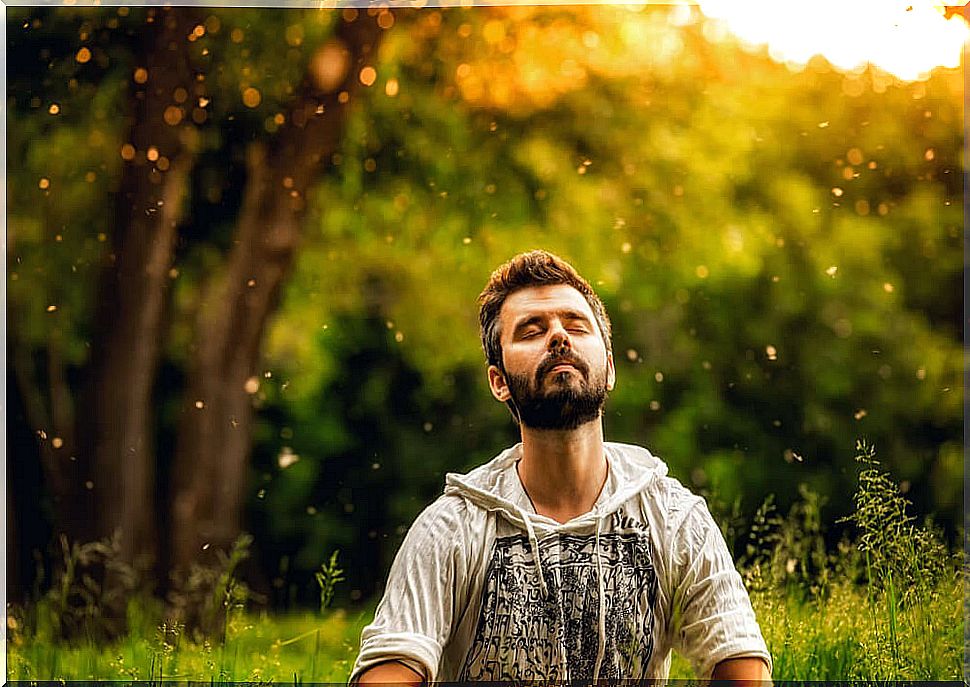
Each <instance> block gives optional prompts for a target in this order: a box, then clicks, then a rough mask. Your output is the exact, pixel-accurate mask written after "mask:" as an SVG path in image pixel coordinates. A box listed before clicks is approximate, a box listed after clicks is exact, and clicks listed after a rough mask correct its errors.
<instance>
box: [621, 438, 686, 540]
mask: <svg viewBox="0 0 970 687" xmlns="http://www.w3.org/2000/svg"><path fill="white" fill-rule="evenodd" d="M605 446H606V447H607V449H608V451H609V452H610V456H611V459H612V461H611V467H612V468H613V469H614V470H615V471H616V473H617V474H616V478H617V493H618V499H626V498H639V499H640V500H641V502H642V504H643V506H644V507H646V508H649V509H650V510H652V511H654V513H655V514H656V515H657V516H659V518H660V519H661V520H662V521H663V522H664V523H665V524H666V525H667V526H668V527H670V526H674V527H676V524H677V522H678V521H680V520H681V519H682V518H684V517H686V516H687V515H688V514H689V513H690V512H691V511H692V510H693V509H694V508H696V507H697V506H698V505H699V504H704V499H703V498H702V497H701V496H699V495H697V494H695V493H694V492H692V491H691V490H690V489H688V488H687V487H685V486H684V485H683V484H682V483H681V481H680V480H679V479H677V478H676V477H673V476H671V475H670V474H668V470H667V464H666V463H665V462H664V461H663V460H662V459H661V458H659V457H657V456H655V455H654V454H653V453H651V452H650V451H649V450H648V449H647V448H645V447H643V446H637V445H635V444H623V443H618V442H605Z"/></svg>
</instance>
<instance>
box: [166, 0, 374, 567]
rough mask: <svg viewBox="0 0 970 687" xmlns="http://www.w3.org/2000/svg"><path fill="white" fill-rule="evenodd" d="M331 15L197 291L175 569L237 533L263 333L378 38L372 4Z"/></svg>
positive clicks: (182, 431)
mask: <svg viewBox="0 0 970 687" xmlns="http://www.w3.org/2000/svg"><path fill="white" fill-rule="evenodd" d="M384 11H387V10H384ZM339 21H340V24H339V26H338V28H337V29H336V33H335V36H334V38H333V39H331V41H330V42H328V43H327V44H326V45H324V46H323V47H322V48H321V49H320V50H318V51H317V53H316V54H315V55H314V57H313V58H312V59H311V62H310V68H309V70H308V74H307V77H306V78H305V79H304V83H303V84H302V86H301V87H300V89H299V90H298V94H297V96H296V97H295V99H294V104H293V106H292V107H291V108H290V111H289V112H288V113H287V116H286V120H285V124H284V126H283V127H282V128H281V130H280V132H279V134H278V136H277V138H276V140H275V141H274V142H273V146H272V147H271V148H267V147H266V146H264V145H261V144H252V145H251V146H250V148H249V150H248V151H247V167H248V174H247V180H246V188H245V192H244V194H243V206H242V209H241V212H240V216H239V222H238V226H237V230H236V234H235V241H234V242H233V247H232V250H231V253H230V255H229V258H228V264H227V267H226V270H225V273H224V274H223V275H221V277H220V278H219V279H218V280H217V281H215V282H214V283H212V284H210V288H208V289H207V291H206V293H205V294H204V296H203V299H202V305H201V306H200V311H199V316H198V322H197V326H196V329H195V338H194V344H193V347H192V349H191V356H190V367H189V373H188V386H187V391H186V396H185V400H184V403H183V408H182V419H181V424H180V427H179V434H178V438H177V441H176V453H175V457H174V464H173V475H174V476H173V485H172V488H173V491H172V517H171V523H172V531H171V538H170V546H171V549H170V561H169V563H170V565H169V568H170V569H171V570H172V571H173V572H174V573H175V574H176V575H179V574H182V575H184V574H185V573H186V572H187V571H188V570H189V568H190V566H191V564H192V563H193V562H196V561H199V560H201V558H202V556H203V553H202V551H203V546H205V547H206V548H207V549H208V548H210V547H211V548H212V549H213V550H218V549H228V548H229V547H230V546H231V544H232V542H233V541H234V540H235V539H236V537H237V536H238V535H239V534H240V531H241V526H242V511H243V506H244V499H245V490H246V466H247V462H248V459H249V454H250V449H251V441H252V437H251V428H252V423H253V394H255V393H256V391H257V390H258V385H259V382H260V380H261V379H262V375H261V374H260V372H259V358H260V350H261V345H262V338H263V333H264V331H265V328H266V324H267V321H268V319H269V317H270V316H271V314H272V313H273V312H274V310H275V309H276V307H277V305H278V301H279V296H280V290H281V285H282V284H283V281H284V278H285V276H286V275H287V273H288V271H289V269H290V267H291V265H292V262H293V258H294V254H295V251H296V249H297V245H298V242H299V237H300V230H301V225H302V220H303V216H304V211H305V207H306V192H307V189H308V188H310V186H311V184H312V182H313V181H314V179H315V178H316V177H317V175H318V174H319V172H320V170H321V169H322V168H323V167H324V166H325V165H327V164H328V163H329V162H330V161H331V156H332V155H333V153H334V152H335V151H336V149H337V146H338V144H339V142H340V140H341V137H342V134H343V130H344V126H345V122H346V117H347V110H348V108H349V106H350V105H351V103H352V102H353V97H352V96H353V94H354V93H355V92H356V90H357V87H358V85H359V83H360V81H359V75H360V71H361V68H362V67H364V66H366V65H368V64H371V63H373V61H374V60H376V52H377V44H378V41H379V39H380V34H381V29H380V27H379V26H378V22H377V13H376V12H368V13H366V14H365V13H364V12H362V11H361V12H357V11H356V10H345V11H344V12H343V13H342V19H341V20H339Z"/></svg>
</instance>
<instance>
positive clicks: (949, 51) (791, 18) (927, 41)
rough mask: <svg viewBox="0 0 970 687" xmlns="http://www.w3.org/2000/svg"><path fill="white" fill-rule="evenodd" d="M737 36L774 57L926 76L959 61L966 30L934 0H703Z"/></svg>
mask: <svg viewBox="0 0 970 687" xmlns="http://www.w3.org/2000/svg"><path fill="white" fill-rule="evenodd" d="M698 5H699V7H700V9H701V12H703V13H704V15H706V16H707V17H708V18H710V19H715V20H722V21H723V22H724V23H725V24H726V25H727V28H728V30H729V31H730V32H731V33H733V34H734V35H736V36H737V37H738V38H739V39H741V40H742V41H744V42H746V43H749V44H754V45H767V46H768V51H769V54H770V55H771V57H772V58H773V59H775V60H777V61H784V62H791V63H795V64H797V65H805V64H807V63H808V61H809V60H810V59H811V57H812V56H813V55H816V54H820V55H822V56H823V57H825V58H826V59H827V60H828V61H829V62H830V63H831V64H832V65H833V66H835V67H837V68H838V69H841V70H845V71H853V70H858V69H864V68H865V66H866V65H867V64H872V65H875V66H876V67H879V68H880V69H882V70H884V71H887V72H889V73H891V74H893V75H895V76H896V77H897V78H899V79H902V80H905V81H914V80H917V79H921V78H925V77H926V76H927V75H928V73H929V72H930V71H931V70H932V69H933V68H934V67H938V66H939V67H947V68H957V67H959V66H960V58H961V55H962V52H963V46H964V43H965V42H966V41H967V39H968V36H970V28H968V26H967V23H966V22H965V21H964V20H963V19H961V18H960V17H958V16H952V17H950V18H949V19H947V18H945V17H944V14H943V6H942V5H941V4H940V3H939V2H934V1H932V0H923V1H922V2H920V0H851V1H848V2H847V1H846V0H815V2H813V3H805V2H798V3H795V2H791V1H789V2H784V1H782V0H745V2H737V1H736V0H700V1H699V2H698Z"/></svg>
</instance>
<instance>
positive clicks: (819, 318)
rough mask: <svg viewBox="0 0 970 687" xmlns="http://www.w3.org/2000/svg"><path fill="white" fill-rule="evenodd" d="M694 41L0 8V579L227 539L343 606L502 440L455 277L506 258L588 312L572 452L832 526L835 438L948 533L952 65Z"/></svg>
mask: <svg viewBox="0 0 970 687" xmlns="http://www.w3.org/2000/svg"><path fill="white" fill-rule="evenodd" d="M675 19H676V20H675ZM712 26H713V25H712V23H711V22H710V21H708V20H706V19H705V18H704V17H703V16H702V15H701V14H700V13H699V12H698V11H697V9H696V8H694V9H693V10H692V12H691V13H690V14H689V15H688V16H687V17H686V18H685V16H684V14H683V12H682V11H678V12H674V11H672V10H671V9H670V8H667V7H663V6H647V7H642V6H628V7H604V6H598V7H581V8H568V7H518V8H515V7H506V8H481V7H480V8H466V9H448V10H439V9H423V10H394V11H393V12H390V11H386V10H383V11H378V10H373V11H367V10H359V11H358V10H349V9H347V10H342V11H341V10H288V11H281V10H255V9H248V10H243V9H236V10H231V9H211V8H210V9H205V8H171V9H168V10H162V9H147V8H131V9H128V8H67V7H65V8H56V9H55V8H17V7H8V8H7V40H8V46H7V50H8V52H7V59H8V62H7V64H8V95H7V98H8V100H7V103H8V109H7V135H8V144H7V155H8V157H7V169H8V178H7V188H8V219H7V222H8V244H7V249H8V253H7V272H6V276H7V279H6V288H7V303H8V370H10V372H11V373H12V374H11V375H10V377H9V378H8V398H9V405H8V411H7V413H8V414H7V426H8V450H9V452H8V469H9V473H10V479H9V480H8V482H7V484H8V487H7V488H8V493H7V504H8V526H9V532H8V539H7V542H8V554H7V555H8V563H9V566H10V574H9V577H8V585H9V588H8V599H11V600H15V601H23V600H26V599H28V598H29V597H30V595H31V594H32V593H33V592H32V590H34V591H37V590H40V589H43V587H44V585H45V584H47V582H46V580H49V579H50V578H51V576H52V574H53V573H52V569H53V568H54V567H56V565H57V561H58V560H59V559H58V557H57V552H58V551H59V545H58V544H57V540H58V535H60V534H65V535H66V536H68V537H69V538H70V539H72V540H75V541H91V540H94V539H97V538H100V537H104V536H108V535H111V534H112V533H115V532H117V533H118V536H119V537H120V539H119V541H120V544H119V546H120V547H121V551H122V555H123V557H124V558H126V559H127V560H129V561H131V562H132V563H133V564H134V563H137V566H140V569H141V570H143V571H144V572H145V579H146V580H148V581H149V582H148V583H147V584H149V586H150V587H151V589H152V590H153V591H154V592H155V593H156V594H158V595H164V594H165V593H166V590H167V589H168V588H169V587H170V586H171V585H173V584H176V582H173V581H172V580H173V579H175V578H173V577H172V575H175V576H176V578H177V575H178V574H183V575H184V574H185V571H186V570H189V569H190V567H191V565H192V564H194V563H204V562H205V560H206V557H212V556H214V555H216V552H217V551H220V550H224V549H227V548H228V546H229V545H230V544H231V542H232V541H233V540H235V538H236V537H237V536H238V534H239V533H240V532H243V531H245V532H250V533H252V534H253V536H254V541H253V544H252V554H253V555H252V557H251V558H250V559H249V560H248V561H246V563H245V576H246V579H247V581H248V584H249V585H250V586H251V587H252V588H253V589H254V590H256V591H258V592H259V593H260V594H262V595H263V597H264V598H265V599H266V603H267V605H269V606H271V607H273V608H280V609H282V608H292V607H294V606H299V605H306V606H310V607H313V605H314V604H315V603H316V601H315V595H318V591H317V590H316V586H315V583H314V581H313V577H312V574H313V571H314V570H315V569H317V568H318V567H319V566H320V564H321V563H322V562H324V561H326V560H327V559H328V558H329V554H330V552H331V551H333V550H335V549H339V550H340V552H341V553H340V561H341V564H342V566H343V567H344V569H345V570H346V575H347V579H348V582H346V583H344V584H342V585H340V586H338V588H337V591H336V593H337V600H336V603H337V605H338V606H339V605H346V604H348V603H358V602H359V603H365V602H367V601H368V600H369V599H371V598H372V597H373V595H374V594H375V593H376V592H378V591H379V590H380V588H381V585H382V584H383V579H384V576H385V574H386V569H387V567H388V566H389V565H390V562H391V560H392V558H393V555H394V552H395V551H396V549H397V546H398V545H399V543H400V541H401V538H402V536H403V534H404V532H405V531H406V528H407V526H408V525H409V523H410V522H411V521H412V520H413V518H414V517H415V516H416V514H417V513H418V512H419V511H420V510H421V509H422V508H423V507H424V506H425V505H427V504H428V503H429V502H430V501H431V500H433V499H434V498H435V496H436V495H437V494H439V493H440V492H441V489H442V486H443V478H444V474H445V473H446V472H448V471H465V470H467V469H469V468H471V467H473V466H475V465H478V464H480V463H481V462H484V461H485V460H487V459H489V458H490V457H491V456H493V455H494V454H496V453H497V452H499V451H500V450H501V449H503V448H504V447H506V446H507V445H509V444H511V443H513V442H514V441H516V438H517V433H516V429H515V427H514V425H513V424H512V423H511V420H510V419H509V417H508V413H507V412H506V410H505V408H504V406H502V405H500V404H498V403H496V402H495V401H494V400H493V399H492V398H491V396H490V395H489V393H488V391H487V385H486V379H485V374H484V361H483V356H482V353H481V349H480V343H479V339H478V331H477V304H476V296H477V294H478V293H479V291H480V290H481V288H482V287H483V286H484V283H485V281H486V279H487V277H488V275H489V273H490V272H491V270H492V269H494V268H495V267H496V266H498V265H499V264H500V263H501V262H503V261H505V260H506V259H508V258H509V257H511V256H512V255H514V254H515V253H517V252H519V251H523V250H528V249H532V248H537V247H541V248H545V249H547V250H550V251H553V252H555V253H557V254H559V255H561V256H563V257H564V258H566V259H567V260H569V261H571V262H572V263H573V264H574V265H575V266H576V267H577V268H578V269H579V271H580V272H581V273H582V274H584V275H585V276H586V277H587V278H588V279H589V280H590V281H591V283H593V284H594V286H595V287H596V289H597V290H598V292H599V294H600V295H601V296H602V298H603V300H604V301H605V303H606V306H607V308H608V310H609V313H610V315H611V317H612V319H613V323H614V350H615V354H616V361H617V378H618V384H617V388H616V390H615V391H614V392H613V393H612V394H611V397H610V400H609V402H608V405H607V411H606V417H605V423H606V432H607V436H608V438H609V439H612V440H616V441H626V442H634V443H639V444H643V445H645V446H647V447H649V448H650V449H651V450H652V451H653V452H654V453H655V454H657V455H659V456H660V457H662V458H663V459H664V460H665V461H666V462H667V464H668V465H669V466H670V471H671V473H672V474H673V475H674V476H675V477H677V478H678V479H680V480H681V481H682V482H683V483H684V484H685V485H687V486H688V487H690V488H691V489H693V490H695V491H698V492H701V493H704V494H705V495H707V496H708V498H709V500H710V501H711V504H712V509H714V510H715V511H716V512H717V513H720V514H723V515H724V517H735V516H736V517H739V518H742V519H743V518H745V517H748V518H750V516H751V514H752V513H753V512H754V511H755V509H756V508H757V507H758V506H759V505H760V504H761V503H762V502H763V500H764V499H765V497H766V496H767V495H768V494H775V498H776V502H777V503H778V504H779V507H780V508H781V509H782V510H785V509H787V506H789V505H790V504H791V503H792V502H793V501H794V500H795V499H796V498H797V494H798V485H800V484H803V483H804V484H807V485H809V486H810V488H811V489H812V490H814V491H816V492H818V493H820V494H821V495H822V496H823V497H824V498H825V499H827V505H826V506H825V508H824V509H823V511H822V516H823V518H825V520H826V522H827V523H828V525H829V527H830V531H831V537H832V539H833V541H834V539H835V538H837V535H838V532H839V530H840V528H841V527H843V525H840V524H838V523H837V522H836V521H837V520H838V519H839V518H840V517H842V516H844V515H846V514H847V513H848V512H849V511H850V510H851V500H850V499H851V494H852V485H854V483H855V475H856V472H857V465H856V464H855V463H854V461H853V456H854V455H855V452H854V447H855V442H856V439H857V438H858V437H863V436H864V437H867V438H868V439H869V440H870V441H871V442H872V443H873V444H875V446H876V447H877V450H878V455H879V459H880V460H881V461H882V466H883V467H884V468H886V469H888V470H889V471H891V472H892V474H893V475H894V477H895V478H896V479H897V480H898V481H900V482H901V486H902V488H903V490H904V492H905V495H906V497H907V498H909V499H911V500H912V501H913V502H914V504H915V507H916V511H917V512H918V513H920V514H934V516H935V519H936V521H937V522H938V523H939V524H940V525H942V526H943V527H944V529H945V531H946V532H947V533H948V534H949V536H950V537H955V536H956V533H957V530H958V528H959V526H960V524H961V512H962V506H961V504H962V493H963V487H962V485H963V480H962V479H961V477H962V474H963V462H962V433H963V429H962V420H961V417H962V414H961V408H962V404H963V397H962V393H963V391H962V384H961V350H962V338H963V328H962V325H961V318H962V315H961V312H962V294H963V288H962V286H963V252H962V245H963V214H962V213H963V201H964V199H963V169H964V161H963V145H964V142H963V74H962V70H946V69H937V70H935V71H934V72H933V73H932V74H931V75H930V76H929V78H927V79H924V80H921V81H915V82H903V81H899V80H897V79H895V78H894V77H892V76H891V75H889V74H886V73H883V72H880V71H879V70H877V69H875V68H871V67H870V68H868V69H866V70H857V71H855V72H848V73H846V72H842V71H839V70H836V69H834V68H832V67H831V66H830V65H829V64H828V63H827V62H825V60H824V59H822V58H820V57H819V58H813V60H812V61H811V62H810V63H809V64H808V65H807V66H805V67H804V68H800V69H793V68H790V67H788V66H786V65H784V64H779V63H777V62H775V61H773V60H772V59H770V58H769V56H768V55H767V53H766V51H765V50H764V49H760V50H746V49H743V48H742V46H740V45H739V44H738V42H737V41H736V40H734V39H733V38H731V36H730V34H726V33H724V32H723V31H717V30H714V28H716V27H714V28H712ZM732 514H733V515H732ZM722 522H723V520H722ZM726 529H729V528H727V527H726ZM730 543H732V545H734V544H736V543H737V542H734V541H731V542H730ZM137 566H136V567H137ZM179 571H182V572H181V573H180V572H179Z"/></svg>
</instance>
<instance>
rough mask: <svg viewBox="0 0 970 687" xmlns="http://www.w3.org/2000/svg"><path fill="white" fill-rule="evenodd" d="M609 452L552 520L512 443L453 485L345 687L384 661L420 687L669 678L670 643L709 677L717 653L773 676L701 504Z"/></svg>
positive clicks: (424, 528) (618, 449)
mask: <svg viewBox="0 0 970 687" xmlns="http://www.w3.org/2000/svg"><path fill="white" fill-rule="evenodd" d="M604 446H605V449H606V457H607V462H608V464H609V476H608V478H607V480H606V484H605V485H604V487H603V491H602V492H601V493H600V496H599V498H598V499H597V501H596V504H595V505H594V507H593V509H592V510H591V511H589V512H588V513H585V514H583V515H580V516H578V517H576V518H573V519H572V520H570V521H569V522H566V523H562V524H560V523H557V522H556V521H555V520H552V519H551V518H548V517H545V516H542V515H538V514H536V512H535V510H534V508H533V507H532V505H531V503H530V501H529V498H528V496H527V495H526V493H525V489H524V488H523V487H522V483H521V481H520V480H519V477H518V472H517V471H516V469H515V464H516V462H518V460H519V459H520V458H521V457H522V445H521V444H517V445H515V446H513V447H512V448H510V449H507V450H506V451H504V452H502V453H501V454H500V455H498V456H497V457H496V458H494V459H493V460H491V461H490V462H488V463H486V464H485V465H482V466H480V467H478V468H476V469H474V470H472V471H471V472H469V473H468V474H467V475H456V474H449V475H447V476H446V478H445V484H446V487H445V492H444V495H442V496H441V497H439V498H438V499H437V500H436V501H435V502H434V503H432V504H431V505H430V506H428V508H426V509H425V510H424V511H423V512H422V513H421V514H420V515H419V516H418V518H417V519H416V520H415V521H414V524H413V525H412V527H411V529H410V531H409V532H408V534H407V536H406V537H405V539H404V542H403V543H402V545H401V549H400V551H398V554H397V557H396V558H395V560H394V563H393V565H392V566H391V572H390V575H389V577H388V581H387V588H386V591H385V593H384V598H383V599H382V600H381V603H380V605H379V606H378V607H377V612H376V614H375V616H374V621H373V622H372V623H371V624H370V625H368V626H367V627H365V628H364V630H363V632H362V634H361V648H360V654H359V655H358V656H357V662H356V663H355V665H354V669H353V671H352V673H351V682H353V681H355V680H356V679H357V677H358V676H359V675H360V673H361V672H362V671H364V670H366V669H368V668H370V667H373V666H374V665H377V664H378V663H381V662H384V661H387V660H398V661H401V662H403V663H404V664H405V665H408V666H410V667H412V668H414V669H415V670H417V671H418V672H420V673H422V674H423V675H424V676H425V678H426V680H428V681H430V682H436V681H447V682H452V681H462V682H466V681H481V680H488V681H499V680H501V681H506V680H509V681H512V680H514V681H520V680H555V681H559V680H573V679H582V680H589V679H593V680H595V679H641V678H666V677H667V675H668V672H669V670H670V650H671V649H672V648H674V649H677V651H678V652H679V653H681V654H683V655H685V656H686V657H687V658H688V659H689V660H690V661H691V663H692V665H693V667H694V670H695V672H696V673H697V676H698V677H700V678H705V679H706V678H709V677H710V675H711V672H712V671H713V669H714V666H715V665H716V664H717V663H718V662H720V661H722V660H724V659H726V658H735V657H740V656H758V657H761V658H763V659H764V660H765V661H767V663H768V665H769V667H770V666H771V657H770V655H769V654H768V650H767V647H766V646H765V642H764V639H763V638H762V636H761V631H760V630H759V628H758V624H757V622H756V621H755V617H754V612H753V611H752V609H751V603H750V601H749V600H748V594H747V592H746V591H745V589H744V585H743V583H742V581H741V577H740V575H738V573H737V571H736V570H735V568H734V564H733V562H732V561H731V556H730V554H729V553H728V550H727V546H726V545H725V543H724V539H723V537H722V536H721V533H720V530H719V529H718V527H717V525H716V524H715V523H714V520H713V519H712V518H711V515H710V512H709V511H708V509H707V506H706V504H705V503H704V500H703V499H702V498H700V497H699V496H696V495H694V494H692V493H691V492H690V491H688V490H687V489H685V488H684V487H683V486H682V485H681V484H680V482H678V481H677V480H675V479H673V478H671V477H668V476H667V466H666V465H665V464H664V463H663V462H662V461H661V460H659V459H657V458H655V457H654V456H653V455H651V454H650V452H649V451H647V450H646V449H644V448H640V447H638V446H631V445H627V444H616V443H605V444H604ZM536 551H538V552H539V555H538V556H536V555H535V554H536Z"/></svg>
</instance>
